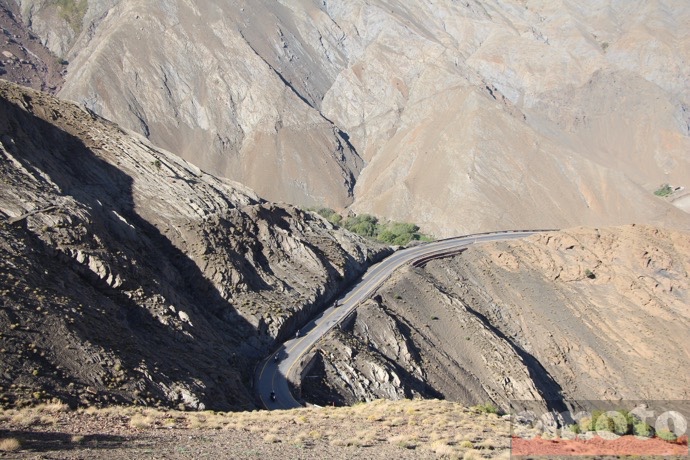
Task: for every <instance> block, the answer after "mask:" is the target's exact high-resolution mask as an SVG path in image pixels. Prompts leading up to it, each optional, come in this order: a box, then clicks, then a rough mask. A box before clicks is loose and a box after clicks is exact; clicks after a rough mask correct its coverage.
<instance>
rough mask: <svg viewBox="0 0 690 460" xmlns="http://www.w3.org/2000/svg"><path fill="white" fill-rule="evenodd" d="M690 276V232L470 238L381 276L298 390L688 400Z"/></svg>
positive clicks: (550, 402)
mask: <svg viewBox="0 0 690 460" xmlns="http://www.w3.org/2000/svg"><path fill="white" fill-rule="evenodd" d="M689 273H690V238H689V235H688V233H687V232H679V231H671V230H662V229H658V228H654V227H645V226H626V227H613V228H602V229H591V228H577V229H573V230H568V231H562V232H552V233H544V234H540V235H534V236H531V237H529V238H527V239H525V240H513V241H506V242H498V243H491V244H482V245H477V246H472V247H471V248H469V249H468V250H467V251H465V252H463V253H462V254H461V255H458V256H454V257H453V258H449V259H442V260H436V261H431V262H429V263H427V264H426V265H425V266H424V267H419V268H408V269H406V270H404V271H402V272H401V273H399V274H397V275H395V276H394V277H393V278H391V280H390V281H388V282H387V283H385V284H384V285H383V286H382V288H381V289H380V290H379V292H378V295H380V296H381V303H380V304H377V303H375V302H372V301H370V302H368V303H365V304H364V305H362V306H361V307H359V309H358V310H357V316H356V318H355V319H353V321H352V323H351V324H350V325H348V326H345V327H343V330H342V331H334V332H333V333H331V334H330V336H328V338H327V339H326V340H324V341H323V342H322V343H321V344H320V345H319V348H318V350H317V351H316V355H317V364H316V365H315V366H314V367H313V369H312V370H311V371H310V375H311V376H312V378H308V379H305V380H304V385H305V386H304V388H303V393H302V396H303V397H305V398H306V399H308V400H313V401H315V402H317V403H321V404H325V403H327V402H328V401H338V402H343V403H352V402H354V401H358V400H370V399H374V398H380V397H385V398H391V399H398V398H400V397H403V396H406V397H409V396H412V395H416V394H420V395H422V396H427V397H428V396H438V395H441V396H443V397H445V398H448V399H451V400H456V401H462V402H463V403H465V404H477V403H485V402H487V401H489V400H491V401H494V402H495V403H496V404H498V405H499V406H501V407H503V408H504V409H507V408H508V407H509V402H510V401H511V400H537V401H543V403H542V404H544V405H546V406H551V407H554V408H558V407H559V404H561V403H562V402H563V401H564V400H568V401H573V400H601V399H607V400H620V399H624V400H637V399H650V400H682V399H686V398H687V397H688V388H690V381H689V380H688V376H687V375H686V374H684V373H678V369H685V368H686V367H687V366H688V364H690V350H688V348H687V346H686V345H685V343H686V340H685V337H686V336H687V330H688V326H690V324H689V323H690V311H688V305H690V301H689V300H690V299H688V292H689V289H688V288H689V287H690V278H689V275H688V274H689ZM381 369H382V370H383V371H381ZM317 377H318V378H317ZM391 382H396V383H397V382H400V383H399V385H398V386H397V388H396V390H395V391H390V383H391Z"/></svg>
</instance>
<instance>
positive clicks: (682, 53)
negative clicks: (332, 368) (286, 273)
mask: <svg viewBox="0 0 690 460" xmlns="http://www.w3.org/2000/svg"><path fill="white" fill-rule="evenodd" d="M19 3H20V4H21V6H22V12H23V14H24V17H25V20H27V21H28V22H30V23H31V24H32V28H33V29H34V30H35V31H36V33H37V34H39V35H40V36H41V37H42V39H43V40H44V42H45V43H46V45H47V46H48V47H49V48H50V49H52V50H53V51H54V52H56V53H57V54H58V55H60V56H63V55H64V56H66V57H67V58H68V59H69V61H70V66H69V74H68V75H67V81H66V84H65V87H64V89H63V90H62V91H61V95H62V96H63V97H66V98H69V99H72V100H75V101H79V102H81V103H84V104H86V106H87V107H89V108H90V109H92V110H94V111H96V112H97V113H99V114H101V115H104V116H106V117H107V118H109V119H112V120H115V121H117V122H118V123H120V124H122V125H123V126H125V127H127V128H130V129H133V130H136V131H138V132H139V133H142V134H144V135H146V136H147V137H149V138H150V139H152V140H153V141H155V142H156V143H157V144H158V145H161V146H163V147H165V148H167V149H169V150H171V151H173V152H175V153H177V154H179V155H181V156H182V157H183V158H185V159H187V160H189V161H192V162H194V163H195V164H196V165H198V166H200V167H202V168H203V169H204V170H207V171H211V172H213V173H216V174H220V175H223V176H226V177H230V178H232V179H236V180H239V181H241V182H243V183H245V184H248V185H249V186H251V187H253V188H254V189H256V190H257V191H258V192H259V193H260V195H262V196H264V197H267V198H270V199H273V200H279V201H286V202H291V203H297V204H308V205H312V204H321V205H329V206H331V207H336V208H342V207H344V206H348V205H350V204H351V208H352V209H353V210H354V211H356V212H360V213H361V212H370V213H374V214H376V215H378V216H381V217H386V218H393V219H396V220H402V221H413V222H416V223H417V224H419V225H421V226H422V229H423V230H424V231H425V232H427V233H431V234H434V235H436V236H450V235H457V234H462V233H470V232H474V231H486V230H496V229H506V228H535V227H546V228H566V227H571V226H576V225H604V224H606V225H610V224H621V223H630V222H646V223H652V224H663V225H673V226H676V227H684V228H687V227H688V225H690V223H689V222H690V217H688V215H687V213H686V212H683V211H680V210H679V209H677V208H675V207H673V206H672V204H671V203H670V202H666V201H663V200H660V199H658V198H656V197H654V196H653V195H652V193H651V192H653V191H654V190H655V189H656V188H657V187H658V186H659V184H661V183H665V182H668V183H671V184H673V185H677V186H688V185H690V184H687V181H688V177H690V161H689V160H688V157H687V154H686V152H687V151H688V150H689V149H690V137H689V136H690V115H689V114H690V111H689V110H688V107H690V92H689V91H690V89H689V88H690V84H689V82H688V75H690V67H689V66H690V55H688V53H689V51H688V50H690V46H688V43H689V40H690V37H689V36H688V34H686V33H685V30H686V29H687V27H686V25H687V24H688V22H690V6H689V5H688V3H687V2H686V1H683V0H673V1H670V2H669V1H660V0H652V1H646V2H632V3H631V2H618V3H611V2H609V1H604V0H588V1H586V2H582V1H574V0H565V1H560V2H544V1H536V0H530V1H522V0H520V1H518V0H514V1H498V0H489V1H482V2H477V1H465V2H456V1H451V0H442V1H434V2H412V3H410V2H409V1H404V0H393V1H382V0H373V1H369V0H367V1H363V0H347V1H339V2H332V1H316V0H307V1H301V2H292V1H290V2H287V1H273V0H252V1H246V0H242V1H238V2H232V3H230V2H225V1H219V0H203V1H196V2H193V3H190V2H186V1H183V0H170V1H166V2H150V1H144V0H119V1H118V0H88V1H85V2H76V3H80V4H82V3H83V4H84V5H86V6H88V7H87V8H85V9H83V10H79V9H72V10H70V11H71V12H72V14H70V15H66V14H64V11H61V10H60V9H59V8H58V7H57V6H55V5H48V6H46V5H44V4H43V2H40V1H38V0H20V1H19ZM142 43H145V44H146V46H141V44H142ZM439 197H442V199H439ZM678 204H679V207H680V208H682V209H685V208H687V206H685V205H684V204H683V203H680V202H679V203H678ZM681 205H682V206H681Z"/></svg>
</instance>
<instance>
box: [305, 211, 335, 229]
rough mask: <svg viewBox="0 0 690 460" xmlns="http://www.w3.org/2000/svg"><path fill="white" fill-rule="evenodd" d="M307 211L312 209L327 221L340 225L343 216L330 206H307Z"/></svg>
mask: <svg viewBox="0 0 690 460" xmlns="http://www.w3.org/2000/svg"><path fill="white" fill-rule="evenodd" d="M308 211H313V212H315V213H317V214H318V215H320V216H321V217H323V218H324V219H326V220H327V221H328V222H330V223H332V224H333V225H335V226H340V224H341V222H342V220H343V216H341V215H340V214H338V213H337V212H335V210H334V209H331V208H309V209H308Z"/></svg>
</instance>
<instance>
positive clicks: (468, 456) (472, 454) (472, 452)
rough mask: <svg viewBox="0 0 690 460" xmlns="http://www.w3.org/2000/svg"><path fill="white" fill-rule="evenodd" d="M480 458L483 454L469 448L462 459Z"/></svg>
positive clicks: (473, 459)
mask: <svg viewBox="0 0 690 460" xmlns="http://www.w3.org/2000/svg"><path fill="white" fill-rule="evenodd" d="M480 458H482V454H481V453H480V452H479V451H478V450H468V451H467V452H465V455H463V456H462V460H479V459H480Z"/></svg>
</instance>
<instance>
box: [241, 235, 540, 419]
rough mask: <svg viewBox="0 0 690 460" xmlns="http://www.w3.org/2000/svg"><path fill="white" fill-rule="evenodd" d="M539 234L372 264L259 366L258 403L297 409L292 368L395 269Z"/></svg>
mask: <svg viewBox="0 0 690 460" xmlns="http://www.w3.org/2000/svg"><path fill="white" fill-rule="evenodd" d="M543 231H548V230H524V231H522V230H520V231H507V232H495V233H484V234H477V235H469V236H461V237H457V238H450V239H447V240H440V241H434V242H431V243H426V244H421V245H419V246H415V247H412V248H408V249H403V250H401V251H398V252H395V253H393V254H392V255H391V256H389V257H387V258H386V259H384V260H382V261H381V262H379V263H377V264H376V265H372V266H371V267H369V269H368V270H367V271H366V272H365V273H364V275H363V276H362V277H361V279H360V280H359V282H358V283H357V284H355V285H354V286H353V287H352V288H351V289H350V290H349V291H348V292H346V293H345V294H343V295H342V296H341V297H340V298H339V299H338V300H337V301H336V303H335V304H334V305H332V306H331V307H329V308H327V309H326V310H324V311H323V312H322V313H320V314H319V315H318V316H317V317H316V318H314V319H313V320H312V321H310V322H309V323H308V324H307V325H305V326H304V327H303V328H302V330H301V332H300V335H299V336H297V337H295V338H293V339H291V340H288V341H287V342H285V343H283V345H282V346H281V347H280V348H279V349H278V350H277V351H275V352H274V353H273V354H271V356H269V357H268V358H266V360H264V361H262V362H261V363H259V366H258V367H257V373H256V375H255V385H254V388H255V391H256V392H257V396H258V397H259V400H260V401H261V403H262V404H263V406H264V407H266V408H267V409H269V410H274V409H292V408H296V407H301V406H302V404H301V403H300V402H299V401H297V400H296V399H295V397H294V396H293V395H292V392H291V391H290V389H289V387H288V381H287V376H288V375H289V374H290V372H291V370H292V368H293V367H294V366H295V365H297V364H298V363H299V361H300V359H302V357H303V356H304V355H305V354H306V353H307V351H309V349H310V348H311V347H312V346H313V345H314V344H315V343H316V342H317V341H318V340H319V339H320V338H321V337H323V336H324V335H325V334H326V333H327V332H328V331H330V330H331V329H332V328H333V327H335V326H337V325H338V324H339V323H340V321H342V320H343V319H344V318H345V317H347V316H348V315H349V314H350V313H351V312H352V311H353V310H354V309H355V308H356V307H357V305H358V304H359V303H360V302H362V301H363V300H365V299H366V298H368V297H369V296H371V295H372V294H373V293H374V291H376V289H377V288H378V287H379V286H381V284H383V282H384V281H385V280H386V279H387V278H388V277H389V276H390V275H391V274H392V273H393V272H394V271H395V270H397V269H398V268H400V267H402V266H403V265H405V264H409V263H414V262H418V261H425V260H429V259H433V258H437V257H444V256H447V255H450V254H453V253H458V252H460V251H462V250H463V249H464V248H467V247H468V246H470V245H471V244H474V243H487V242H491V241H499V240H508V239H516V238H524V237H526V236H529V235H532V234H534V233H539V232H543ZM276 357H277V359H276ZM271 392H274V393H275V401H273V400H271V397H270V395H271Z"/></svg>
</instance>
